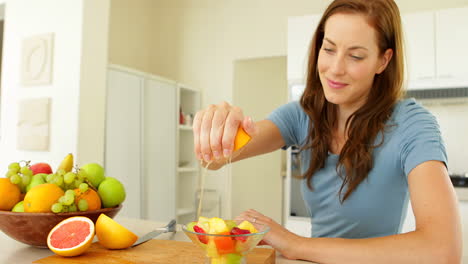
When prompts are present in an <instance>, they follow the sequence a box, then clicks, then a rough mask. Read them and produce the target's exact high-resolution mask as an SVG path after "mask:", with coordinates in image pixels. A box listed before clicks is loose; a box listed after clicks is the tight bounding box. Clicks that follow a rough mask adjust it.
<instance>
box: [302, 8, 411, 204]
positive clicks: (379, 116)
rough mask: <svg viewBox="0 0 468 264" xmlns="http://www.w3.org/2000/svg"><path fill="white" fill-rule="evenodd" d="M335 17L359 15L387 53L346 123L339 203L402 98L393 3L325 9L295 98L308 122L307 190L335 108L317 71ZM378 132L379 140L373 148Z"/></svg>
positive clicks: (363, 171)
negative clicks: (390, 54)
mask: <svg viewBox="0 0 468 264" xmlns="http://www.w3.org/2000/svg"><path fill="white" fill-rule="evenodd" d="M336 13H350V14H362V15H364V17H366V18H367V22H368V23H369V25H371V26H372V27H373V28H374V29H375V31H376V33H377V34H376V35H377V45H378V47H379V52H380V54H381V55H383V53H384V52H385V51H386V50H387V49H392V50H393V57H392V58H391V60H390V62H389V63H388V65H387V67H386V69H385V70H384V71H383V72H382V73H380V74H377V75H375V77H374V82H373V84H372V88H371V91H370V92H369V96H368V98H367V101H366V102H365V103H364V105H363V106H362V107H360V108H359V109H358V110H357V111H356V112H354V113H353V114H352V115H351V116H350V117H349V118H348V119H347V120H346V126H345V131H347V138H348V140H347V141H346V143H345V144H344V146H343V148H342V150H341V153H340V156H339V160H338V164H337V167H336V170H337V172H338V174H339V175H340V177H341V178H342V179H343V183H342V185H341V188H340V193H339V194H340V201H341V202H344V201H345V200H346V199H347V198H348V197H349V196H350V195H351V193H353V191H354V190H355V189H356V188H357V186H358V185H359V184H360V183H361V182H362V181H363V180H364V179H366V178H367V175H368V173H369V171H370V170H371V169H372V167H373V159H372V152H373V150H374V148H376V147H378V146H380V145H381V144H382V143H383V132H384V129H385V123H386V122H387V121H388V119H389V118H390V116H391V114H392V111H393V108H394V106H395V104H396V102H397V101H398V100H399V99H400V98H401V97H402V95H403V90H402V85H403V78H404V62H403V60H404V56H403V40H402V28H401V18H400V13H399V10H398V7H397V5H396V4H395V2H394V1H393V0H335V1H333V2H332V3H331V4H330V5H329V6H328V8H327V10H326V11H325V12H324V14H323V16H322V18H321V20H320V23H319V25H318V26H317V30H316V31H315V34H314V36H313V39H312V43H311V46H310V52H309V63H308V73H307V82H306V88H305V91H304V93H303V94H302V96H301V99H300V104H301V106H302V108H303V109H304V111H305V112H306V114H307V115H308V116H309V118H310V125H309V133H308V141H307V144H306V145H305V146H304V147H303V148H302V149H303V150H304V149H311V162H310V166H309V168H308V169H307V171H306V172H305V174H304V175H303V177H304V178H306V179H307V185H308V187H309V188H310V189H311V190H312V189H313V187H312V177H313V175H314V173H315V172H317V171H318V170H320V169H321V168H323V167H324V165H325V160H326V158H327V156H328V151H329V149H330V144H331V142H332V134H333V133H332V132H333V129H334V127H335V126H336V124H337V121H338V117H337V106H336V105H334V104H332V103H330V102H328V101H327V100H326V98H325V95H324V92H323V87H322V84H321V82H320V78H319V75H318V69H317V60H318V54H319V51H320V49H321V46H322V42H323V38H324V35H325V23H326V22H327V20H328V18H329V17H330V16H332V15H334V14H336ZM379 133H381V135H382V140H381V141H380V142H378V143H376V144H375V143H374V141H375V140H376V138H377V135H378V134H379ZM343 169H344V171H343ZM345 187H346V191H345V193H344V195H343V191H344V190H345Z"/></svg>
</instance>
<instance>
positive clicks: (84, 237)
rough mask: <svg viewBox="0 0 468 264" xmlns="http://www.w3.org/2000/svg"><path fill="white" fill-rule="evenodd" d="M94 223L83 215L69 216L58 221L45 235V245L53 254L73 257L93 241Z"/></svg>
mask: <svg viewBox="0 0 468 264" xmlns="http://www.w3.org/2000/svg"><path fill="white" fill-rule="evenodd" d="M93 238H94V223H93V221H91V219H89V218H87V217H84V216H75V217H70V218H67V219H65V220H63V221H62V222H60V223H58V224H57V225H56V226H55V227H54V228H52V230H50V232H49V235H48V236H47V246H48V247H49V248H50V250H52V251H53V252H54V253H55V254H57V255H60V256H65V257H73V256H78V255H80V254H83V252H85V251H86V250H87V249H88V248H89V247H90V246H91V243H92V242H93Z"/></svg>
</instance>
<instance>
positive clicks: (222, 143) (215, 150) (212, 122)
mask: <svg viewBox="0 0 468 264" xmlns="http://www.w3.org/2000/svg"><path fill="white" fill-rule="evenodd" d="M243 120H244V116H243V114H242V110H241V109H240V108H238V107H233V106H231V105H229V104H228V103H226V102H223V103H220V104H218V105H210V106H209V107H208V108H207V109H205V110H201V111H199V112H198V113H197V114H196V115H195V118H194V121H193V137H194V138H193V141H194V152H195V155H196V156H197V158H198V159H199V160H204V161H205V162H209V161H211V160H213V159H216V160H218V159H221V158H223V156H224V157H225V158H227V157H229V156H230V155H231V153H232V149H233V147H234V137H235V135H236V133H237V128H238V126H239V125H240V124H241V123H242V121H243Z"/></svg>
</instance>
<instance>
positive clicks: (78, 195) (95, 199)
mask: <svg viewBox="0 0 468 264" xmlns="http://www.w3.org/2000/svg"><path fill="white" fill-rule="evenodd" d="M81 199H85V200H86V202H88V210H87V211H93V210H98V209H101V198H99V195H98V193H97V192H96V191H95V190H93V189H88V190H87V191H86V192H84V193H82V192H81V191H80V189H79V188H77V189H75V204H76V206H77V208H78V203H79V202H80V200H81Z"/></svg>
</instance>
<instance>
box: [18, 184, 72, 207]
mask: <svg viewBox="0 0 468 264" xmlns="http://www.w3.org/2000/svg"><path fill="white" fill-rule="evenodd" d="M63 195H64V192H63V190H62V189H61V188H60V187H58V186H57V185H55V184H52V183H45V184H40V185H36V186H34V187H33V188H31V190H29V192H27V193H26V196H24V203H23V206H24V211H25V212H27V213H48V212H52V210H51V207H52V205H53V204H54V203H56V202H57V201H58V199H59V198H60V197H61V196H63Z"/></svg>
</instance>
